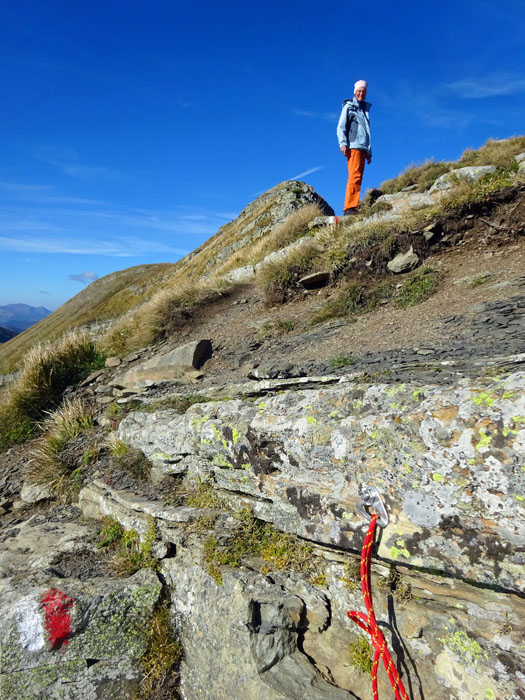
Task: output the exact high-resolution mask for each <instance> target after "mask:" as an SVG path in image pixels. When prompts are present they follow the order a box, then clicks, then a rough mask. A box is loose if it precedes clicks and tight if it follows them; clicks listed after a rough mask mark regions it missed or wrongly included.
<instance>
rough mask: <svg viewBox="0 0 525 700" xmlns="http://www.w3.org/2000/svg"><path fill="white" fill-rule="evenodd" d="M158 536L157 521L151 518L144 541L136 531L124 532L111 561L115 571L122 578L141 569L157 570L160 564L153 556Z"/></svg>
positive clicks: (149, 518)
mask: <svg viewBox="0 0 525 700" xmlns="http://www.w3.org/2000/svg"><path fill="white" fill-rule="evenodd" d="M156 536H157V534H156V528H155V520H154V519H153V518H152V517H151V516H149V517H148V529H147V532H146V534H145V536H144V537H143V538H142V540H141V538H140V537H139V535H138V534H137V532H136V531H135V530H124V532H123V534H122V536H121V537H120V539H119V540H118V547H117V548H116V550H115V554H114V556H113V559H112V561H111V565H110V566H111V568H112V569H113V571H115V573H117V574H119V575H120V576H131V575H132V574H134V573H136V572H137V571H139V570H140V569H154V570H156V569H157V566H158V562H157V560H156V559H155V557H154V556H153V555H152V549H153V545H154V543H155V539H156Z"/></svg>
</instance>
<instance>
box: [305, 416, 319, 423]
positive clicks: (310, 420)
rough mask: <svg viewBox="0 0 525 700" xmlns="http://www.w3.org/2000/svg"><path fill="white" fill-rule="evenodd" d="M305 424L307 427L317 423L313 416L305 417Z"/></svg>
mask: <svg viewBox="0 0 525 700" xmlns="http://www.w3.org/2000/svg"><path fill="white" fill-rule="evenodd" d="M306 422H307V423H308V424H309V425H315V424H316V423H317V419H316V418H314V416H307V418H306Z"/></svg>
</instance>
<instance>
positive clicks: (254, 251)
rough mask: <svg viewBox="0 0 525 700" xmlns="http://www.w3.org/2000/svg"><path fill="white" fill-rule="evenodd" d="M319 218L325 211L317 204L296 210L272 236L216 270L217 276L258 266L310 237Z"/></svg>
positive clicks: (252, 244) (249, 247) (236, 255)
mask: <svg viewBox="0 0 525 700" xmlns="http://www.w3.org/2000/svg"><path fill="white" fill-rule="evenodd" d="M317 216H323V211H322V210H321V208H320V207H319V206H318V205H317V204H306V205H305V206H304V207H301V208H300V209H296V211H294V213H293V214H291V215H290V216H289V217H288V219H286V221H284V222H283V223H282V224H281V225H280V226H277V228H276V229H275V230H274V231H272V232H271V233H270V234H268V235H265V236H262V237H261V238H258V239H257V240H255V241H254V242H253V243H251V244H249V245H247V246H245V247H244V248H242V249H241V250H240V251H238V252H237V253H234V254H233V255H232V256H230V258H229V259H228V260H227V261H226V262H225V263H223V264H222V265H221V266H220V267H218V268H217V270H216V275H217V276H222V275H225V274H227V273H228V272H230V271H231V270H235V269H236V268H238V267H245V266H247V265H256V264H257V263H259V262H261V260H264V258H265V257H266V256H267V255H269V254H270V253H273V252H275V251H276V250H281V249H282V248H285V247H286V246H288V245H290V244H291V243H294V242H295V241H296V240H298V239H299V238H301V237H302V236H305V235H308V224H309V223H310V221H312V220H313V219H315V218H316V217H317Z"/></svg>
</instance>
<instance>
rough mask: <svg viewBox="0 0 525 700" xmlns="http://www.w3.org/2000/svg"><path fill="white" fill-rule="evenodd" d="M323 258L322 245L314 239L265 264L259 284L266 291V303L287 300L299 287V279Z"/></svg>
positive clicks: (261, 269) (259, 274)
mask: <svg viewBox="0 0 525 700" xmlns="http://www.w3.org/2000/svg"><path fill="white" fill-rule="evenodd" d="M321 260H322V256H321V250H320V246H319V244H318V243H316V242H315V241H314V240H312V242H311V243H307V244H305V245H302V246H300V247H299V248H295V249H294V250H291V251H290V252H289V253H288V254H287V255H285V256H283V257H281V258H278V259H276V260H271V261H269V262H267V263H266V264H265V265H263V266H262V267H261V268H260V269H259V271H258V274H257V284H258V286H259V287H260V288H261V289H262V290H263V292H264V295H265V298H266V303H267V304H282V303H283V302H285V301H286V300H287V299H288V298H289V297H290V296H291V294H292V292H293V290H294V288H296V287H297V282H298V280H299V279H300V278H301V277H303V276H304V275H306V274H307V273H309V272H312V271H313V270H315V269H317V265H318V263H319V262H320V261H321Z"/></svg>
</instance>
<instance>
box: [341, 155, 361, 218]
mask: <svg viewBox="0 0 525 700" xmlns="http://www.w3.org/2000/svg"><path fill="white" fill-rule="evenodd" d="M365 159H366V152H365V151H358V150H357V149H356V148H351V149H350V153H349V155H347V156H346V164H347V165H348V182H347V183H346V194H345V206H344V208H345V211H346V210H347V209H353V208H354V207H357V205H358V204H359V195H360V193H361V183H362V182H363V173H364V171H365Z"/></svg>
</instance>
